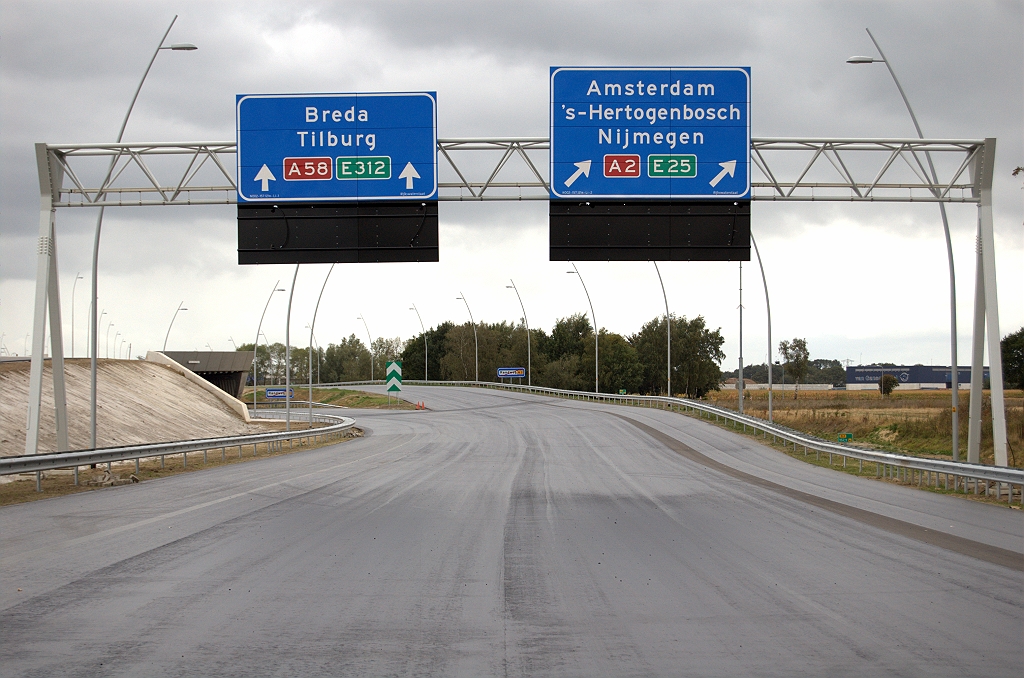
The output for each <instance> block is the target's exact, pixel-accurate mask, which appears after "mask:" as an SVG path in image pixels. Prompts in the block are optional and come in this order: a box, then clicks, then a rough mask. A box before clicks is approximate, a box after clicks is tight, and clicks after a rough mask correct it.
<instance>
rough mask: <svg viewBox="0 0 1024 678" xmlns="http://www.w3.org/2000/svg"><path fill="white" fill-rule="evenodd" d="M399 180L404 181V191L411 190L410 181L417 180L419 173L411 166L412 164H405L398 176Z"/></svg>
mask: <svg viewBox="0 0 1024 678" xmlns="http://www.w3.org/2000/svg"><path fill="white" fill-rule="evenodd" d="M398 178H399V179H405V190H407V191H411V190H412V180H413V179H419V178H420V173H419V172H417V171H416V168H415V167H413V166H412V163H411V162H410V163H406V165H405V169H403V170H402V173H401V174H399V175H398Z"/></svg>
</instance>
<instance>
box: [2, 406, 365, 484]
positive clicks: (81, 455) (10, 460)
mask: <svg viewBox="0 0 1024 678" xmlns="http://www.w3.org/2000/svg"><path fill="white" fill-rule="evenodd" d="M263 414H264V413H263V412H259V411H257V413H256V416H257V417H258V418H266V419H277V417H276V416H269V417H263V416H261V415H263ZM313 420H314V421H316V422H319V423H327V424H329V425H328V426H323V427H320V428H310V429H305V430H301V431H278V432H275V433H256V434H253V435H244V436H227V437H223V438H200V439H196V440H182V441H177V442H169V443H150V444H148V445H126V446H123V447H104V448H99V449H95V450H76V451H74V452H54V453H49V454H23V455H18V456H13V457H0V475H10V474H14V473H35V474H36V490H37V491H39V490H41V486H40V483H41V473H42V472H43V471H52V470H55V469H66V468H71V469H74V472H75V485H77V484H78V469H79V467H80V466H90V465H93V464H107V465H108V469H109V465H110V464H111V463H112V462H115V461H132V460H134V461H135V471H136V472H138V470H139V460H140V459H149V458H152V457H161V461H162V458H163V457H166V456H168V455H175V454H180V455H182V465H183V466H186V467H187V465H188V454H189V452H203V453H204V454H205V453H207V452H209V451H210V450H217V449H219V450H220V451H221V457H222V458H224V457H225V456H226V454H227V449H228V448H231V447H237V448H238V456H239V458H241V456H242V449H243V448H245V447H248V446H250V445H252V448H253V456H255V455H256V454H257V446H258V445H261V444H269V445H272V446H275V445H280V444H282V443H284V442H285V441H287V442H289V443H293V442H295V441H296V440H298V441H302V440H309V439H313V440H314V441H317V440H324V441H327V440H331V439H333V438H337V437H340V435H341V434H342V432H343V431H346V430H348V429H350V428H352V426H353V425H354V424H355V423H356V420H355V419H352V418H351V417H338V416H334V415H331V414H314V415H313ZM277 449H279V448H277Z"/></svg>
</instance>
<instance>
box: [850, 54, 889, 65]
mask: <svg viewBox="0 0 1024 678" xmlns="http://www.w3.org/2000/svg"><path fill="white" fill-rule="evenodd" d="M884 61H885V59H876V58H874V57H869V56H852V57H850V58H849V59H847V60H846V63H848V64H874V63H883V62H884Z"/></svg>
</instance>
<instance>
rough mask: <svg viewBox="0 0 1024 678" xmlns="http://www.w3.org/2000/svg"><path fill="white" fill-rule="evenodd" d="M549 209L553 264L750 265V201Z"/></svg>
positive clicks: (569, 204) (564, 203) (563, 204)
mask: <svg viewBox="0 0 1024 678" xmlns="http://www.w3.org/2000/svg"><path fill="white" fill-rule="evenodd" d="M549 204H550V207H549V212H548V214H549V224H550V242H549V245H550V260H551V261H570V260H574V261H750V201H731V200H730V201H707V202H667V201H643V202H640V201H634V202H623V201H615V202H612V201H594V202H578V201H575V200H552V201H551V202H550V203H549Z"/></svg>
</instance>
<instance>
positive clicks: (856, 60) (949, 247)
mask: <svg viewBox="0 0 1024 678" xmlns="http://www.w3.org/2000/svg"><path fill="white" fill-rule="evenodd" d="M864 30H865V31H867V33H868V37H869V38H871V42H873V43H874V44H875V49H877V50H878V54H879V55H881V57H882V58H881V59H875V58H874V57H869V56H852V57H850V58H849V59H847V60H846V63H848V64H874V63H883V64H885V67H886V68H888V69H889V75H891V76H892V81H893V82H894V83H896V89H898V90H899V92H900V96H901V97H902V98H903V103H904V104H905V105H906V107H907V112H908V113H910V119H911V120H912V121H913V122H914V129H916V130H917V137H918V138H919V139H924V132H922V131H921V125H920V124H918V122H917V116H916V115H914V109H913V108H911V107H910V100H909V99H907V93H906V92H904V91H903V85H901V84H900V81H899V78H897V77H896V71H894V70H893V69H892V64H891V63H889V60H888V59H886V58H885V52H883V51H882V47H881V45H879V44H878V41H877V40H875V36H874V35H872V34H871V30H870V29H867V28H865V29H864ZM924 155H925V159H927V160H928V169H929V171H930V172H931V175H932V184H933V185H937V184H938V183H939V177H938V174H937V173H936V172H935V164H934V163H933V162H932V155H931V153H929V152H928V151H925V153H924ZM939 192H940V191H939V189H938V188H933V189H932V193H934V194H935V195H936V197H937V196H938V195H939ZM939 213H940V214H941V215H942V230H943V232H944V233H945V235H946V258H947V259H948V260H949V354H950V362H951V363H952V365H951V368H952V369H951V370H950V377H951V379H950V386H951V387H952V388H953V393H952V401H953V404H952V415H953V422H952V424H953V439H952V448H953V461H959V460H960V419H959V416H958V414H957V407H958V406H959V404H960V393H959V386H960V368H959V367H958V365H957V355H956V275H955V274H954V270H953V241H952V239H951V238H950V235H949V220H948V219H947V218H946V204H945V203H942V202H940V203H939Z"/></svg>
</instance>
